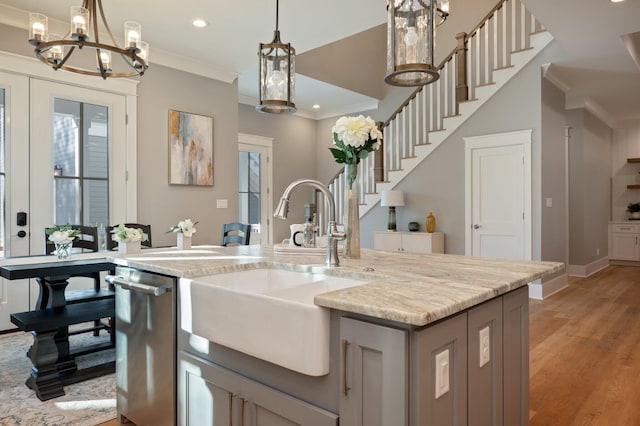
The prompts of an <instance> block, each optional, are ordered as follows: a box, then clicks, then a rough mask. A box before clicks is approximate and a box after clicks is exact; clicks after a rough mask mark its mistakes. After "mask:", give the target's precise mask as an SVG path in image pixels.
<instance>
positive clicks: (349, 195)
mask: <svg viewBox="0 0 640 426" xmlns="http://www.w3.org/2000/svg"><path fill="white" fill-rule="evenodd" d="M344 172H345V175H346V178H347V188H346V189H347V190H346V191H345V197H346V199H345V202H344V220H343V223H344V232H345V235H346V238H345V240H344V250H343V255H344V257H346V258H350V259H358V258H359V257H360V198H359V196H358V165H357V164H345V166H344Z"/></svg>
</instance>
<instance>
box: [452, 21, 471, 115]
mask: <svg viewBox="0 0 640 426" xmlns="http://www.w3.org/2000/svg"><path fill="white" fill-rule="evenodd" d="M456 41H457V43H456V53H455V55H456V114H458V112H459V111H458V108H459V107H458V104H459V103H460V102H463V101H468V100H469V86H468V85H467V33H458V34H456Z"/></svg>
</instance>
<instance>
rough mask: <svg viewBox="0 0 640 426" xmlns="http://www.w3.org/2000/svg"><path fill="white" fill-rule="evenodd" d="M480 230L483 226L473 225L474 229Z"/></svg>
mask: <svg viewBox="0 0 640 426" xmlns="http://www.w3.org/2000/svg"><path fill="white" fill-rule="evenodd" d="M480 228H482V226H480V225H478V224H477V223H476V224H475V225H473V229H480Z"/></svg>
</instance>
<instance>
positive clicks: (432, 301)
mask: <svg viewBox="0 0 640 426" xmlns="http://www.w3.org/2000/svg"><path fill="white" fill-rule="evenodd" d="M108 256H109V257H108V258H109V260H111V261H112V262H114V263H115V264H117V265H122V266H129V267H133V268H139V269H143V270H146V271H150V272H157V273H162V274H166V275H171V276H176V277H185V278H195V277H198V276H205V275H212V274H219V273H224V272H231V271H237V270H242V269H251V268H256V267H278V268H283V269H290V270H298V271H313V272H324V273H327V274H330V275H336V276H345V277H350V278H356V279H362V280H365V281H366V283H365V284H363V285H360V286H356V287H350V288H346V289H343V290H337V291H333V292H329V293H323V294H319V295H317V296H316V297H315V299H314V302H315V304H316V305H318V306H323V307H327V308H332V309H337V310H341V311H346V312H352V313H357V314H362V315H368V316H371V317H376V318H381V319H386V320H391V321H398V322H402V323H406V324H411V325H414V326H423V325H426V324H429V323H431V322H433V321H436V320H439V319H442V318H445V317H447V316H450V315H452V314H455V313H457V312H460V311H462V310H465V309H467V308H470V307H472V306H475V305H477V304H480V303H482V302H484V301H486V300H489V299H492V298H494V297H496V296H499V295H501V294H504V293H506V292H509V291H511V290H514V289H516V288H519V287H522V286H524V285H527V283H529V282H531V281H534V280H536V279H539V278H542V277H544V276H547V275H551V274H553V273H556V272H558V271H561V270H562V269H564V264H562V263H557V262H530V261H514V260H504V259H489V258H479V257H469V256H458V255H447V254H428V255H425V254H410V253H406V252H403V253H397V252H384V251H379V250H370V249H363V250H362V256H361V258H360V259H345V258H343V257H342V256H341V257H340V267H338V268H332V269H327V268H326V267H325V265H324V256H318V255H314V256H304V255H298V254H284V253H283V254H281V253H277V254H275V253H274V251H273V248H272V247H260V246H239V247H216V246H209V247H203V246H201V247H194V248H193V249H192V250H176V249H150V250H143V252H142V253H141V254H137V255H128V256H123V255H119V254H118V255H116V254H110V253H109V254H108Z"/></svg>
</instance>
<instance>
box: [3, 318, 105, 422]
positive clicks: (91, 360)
mask: <svg viewBox="0 0 640 426" xmlns="http://www.w3.org/2000/svg"><path fill="white" fill-rule="evenodd" d="M100 334H101V335H100V336H99V337H94V336H93V334H92V333H83V334H79V335H76V336H71V338H70V345H71V347H72V348H74V347H76V346H77V345H88V344H93V343H98V342H100V341H105V340H107V339H108V338H109V337H108V334H106V333H105V332H104V331H103V332H101V333H100ZM32 343H33V337H32V336H31V333H24V332H22V331H19V332H15V333H10V334H5V335H0V425H1V426H16V425H20V426H62V425H81V426H94V425H97V424H100V423H104V422H106V421H109V420H112V419H115V418H116V379H115V374H109V375H107V376H102V377H98V378H95V379H91V380H87V381H85V382H80V383H75V384H73V385H68V386H65V387H64V391H65V393H66V395H63V396H60V397H58V398H53V399H50V400H48V401H40V400H39V399H38V397H36V395H35V393H34V392H33V391H32V390H31V389H29V388H28V387H27V386H26V385H25V384H24V382H25V381H26V380H27V377H29V374H30V372H31V361H30V360H29V358H27V355H26V353H27V350H28V349H29V347H30V346H31V344H32ZM114 352H115V351H114V350H113V349H109V350H105V351H101V352H98V353H94V354H89V355H85V356H82V357H78V358H77V359H76V362H77V364H78V367H79V368H84V367H87V366H90V365H96V364H99V363H103V362H108V361H111V360H114V359H115V353H114Z"/></svg>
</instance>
